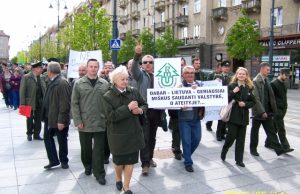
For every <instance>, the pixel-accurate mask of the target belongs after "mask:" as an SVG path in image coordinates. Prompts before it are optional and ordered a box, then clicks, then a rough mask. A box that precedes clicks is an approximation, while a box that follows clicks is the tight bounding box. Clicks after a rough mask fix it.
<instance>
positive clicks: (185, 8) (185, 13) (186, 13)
mask: <svg viewBox="0 0 300 194" xmlns="http://www.w3.org/2000/svg"><path fill="white" fill-rule="evenodd" d="M182 15H189V6H188V5H184V6H182Z"/></svg>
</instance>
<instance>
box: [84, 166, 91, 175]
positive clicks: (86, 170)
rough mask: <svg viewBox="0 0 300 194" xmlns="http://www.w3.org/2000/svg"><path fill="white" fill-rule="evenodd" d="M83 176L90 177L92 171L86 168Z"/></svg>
mask: <svg viewBox="0 0 300 194" xmlns="http://www.w3.org/2000/svg"><path fill="white" fill-rule="evenodd" d="M84 174H85V175H87V176H90V175H91V174H92V169H90V168H86V169H85V171H84Z"/></svg>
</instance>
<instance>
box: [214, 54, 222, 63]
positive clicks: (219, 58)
mask: <svg viewBox="0 0 300 194" xmlns="http://www.w3.org/2000/svg"><path fill="white" fill-rule="evenodd" d="M215 59H216V60H217V61H218V62H219V61H222V59H223V54H222V53H216V56H215Z"/></svg>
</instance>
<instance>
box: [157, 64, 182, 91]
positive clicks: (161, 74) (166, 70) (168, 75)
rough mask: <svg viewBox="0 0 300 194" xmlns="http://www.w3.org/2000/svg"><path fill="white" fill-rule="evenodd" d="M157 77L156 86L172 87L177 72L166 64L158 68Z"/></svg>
mask: <svg viewBox="0 0 300 194" xmlns="http://www.w3.org/2000/svg"><path fill="white" fill-rule="evenodd" d="M155 76H156V77H158V84H159V86H160V87H161V88H165V87H174V86H175V84H176V81H177V78H178V76H179V74H178V73H177V70H176V69H175V68H174V67H173V66H172V65H171V64H170V63H166V64H164V65H163V67H162V68H160V69H159V70H158V72H157V74H156V75H155Z"/></svg>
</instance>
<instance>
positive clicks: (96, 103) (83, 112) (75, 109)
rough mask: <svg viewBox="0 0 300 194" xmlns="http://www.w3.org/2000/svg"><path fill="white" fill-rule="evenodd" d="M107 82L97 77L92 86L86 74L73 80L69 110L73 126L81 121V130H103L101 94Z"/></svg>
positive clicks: (104, 128) (103, 119) (104, 122)
mask: <svg viewBox="0 0 300 194" xmlns="http://www.w3.org/2000/svg"><path fill="white" fill-rule="evenodd" d="M108 88H109V84H108V82H107V81H106V80H104V79H102V78H100V77H98V80H97V82H96V84H95V86H94V87H93V86H92V84H91V82H90V81H89V80H88V78H87V76H84V77H82V78H81V79H79V80H78V81H76V82H75V85H74V88H73V91H72V100H71V110H72V116H73V120H74V124H75V126H77V125H79V124H81V123H83V129H78V130H79V131H82V132H104V131H105V130H106V119H105V114H104V107H103V101H104V98H103V95H104V94H105V93H106V92H107V90H108Z"/></svg>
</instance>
